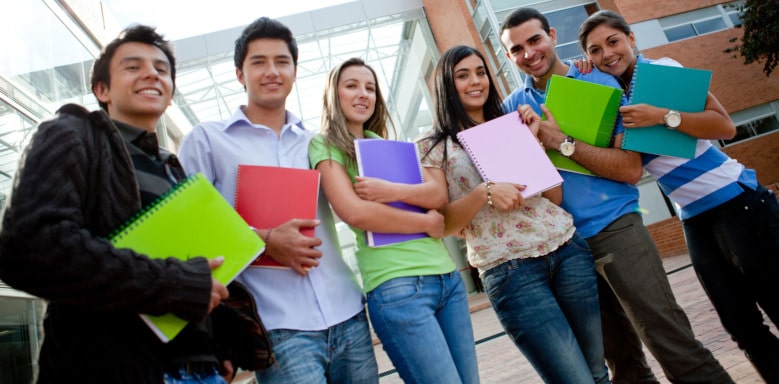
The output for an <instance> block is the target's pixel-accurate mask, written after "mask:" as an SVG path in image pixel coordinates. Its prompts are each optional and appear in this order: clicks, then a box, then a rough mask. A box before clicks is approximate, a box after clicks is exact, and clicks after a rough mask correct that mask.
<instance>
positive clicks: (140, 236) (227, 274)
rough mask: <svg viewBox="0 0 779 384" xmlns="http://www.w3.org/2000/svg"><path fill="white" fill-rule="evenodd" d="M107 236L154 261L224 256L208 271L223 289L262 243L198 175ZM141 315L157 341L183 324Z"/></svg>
mask: <svg viewBox="0 0 779 384" xmlns="http://www.w3.org/2000/svg"><path fill="white" fill-rule="evenodd" d="M110 238H111V243H112V244H113V245H114V247H116V248H130V249H132V250H133V251H135V252H138V253H142V254H145V255H148V256H149V257H151V258H155V259H164V258H168V257H175V258H178V259H181V260H187V259H189V258H191V257H197V256H205V257H206V258H209V259H212V258H214V257H217V256H224V259H225V261H224V263H223V264H222V265H221V266H219V268H217V269H215V270H214V271H213V276H214V278H216V279H217V280H218V281H219V282H221V283H222V284H224V285H227V284H228V283H230V282H231V281H232V280H233V279H234V278H235V277H236V276H237V275H238V274H239V273H241V271H243V270H244V269H245V268H246V267H247V266H248V265H249V263H251V262H252V261H253V260H254V259H255V258H256V257H257V256H258V255H259V254H260V253H262V251H263V250H264V249H265V243H264V242H263V241H262V239H260V237H259V236H257V234H256V233H254V231H253V230H251V229H250V227H249V225H248V224H246V222H245V221H244V220H243V219H242V218H241V216H240V215H238V213H236V212H235V210H234V209H233V207H232V206H231V205H230V204H229V203H228V202H227V201H226V200H225V199H224V198H223V197H222V195H221V194H219V191H217V190H216V188H214V186H213V185H211V183H210V182H209V181H208V180H207V179H206V178H205V177H204V176H203V175H202V174H199V173H198V174H195V175H192V176H190V177H188V178H187V179H185V180H182V181H181V182H180V183H179V184H177V185H176V186H175V187H174V188H173V189H171V190H170V191H169V192H168V193H166V194H165V195H163V196H161V197H160V198H159V199H158V200H157V201H156V202H155V203H154V204H152V205H151V206H149V207H148V208H147V209H145V210H144V211H142V212H140V213H139V214H138V215H136V217H135V218H133V220H131V221H130V222H128V223H127V224H126V225H124V226H122V228H120V229H118V230H117V231H115V232H114V234H112V235H111V236H110ZM141 317H142V318H143V320H144V321H145V322H146V323H147V324H148V325H149V327H151V329H152V330H153V331H154V333H156V334H157V336H158V337H159V338H160V339H161V340H162V341H163V342H168V341H170V340H171V339H173V338H174V337H175V336H176V335H177V334H178V333H179V332H181V330H182V329H184V327H185V326H186V325H187V322H186V321H185V320H182V319H180V318H178V317H176V316H175V315H173V314H165V315H162V316H152V315H146V314H143V315H141Z"/></svg>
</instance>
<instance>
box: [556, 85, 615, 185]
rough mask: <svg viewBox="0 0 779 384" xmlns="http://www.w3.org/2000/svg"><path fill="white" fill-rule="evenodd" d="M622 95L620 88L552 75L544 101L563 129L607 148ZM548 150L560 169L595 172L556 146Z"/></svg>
mask: <svg viewBox="0 0 779 384" xmlns="http://www.w3.org/2000/svg"><path fill="white" fill-rule="evenodd" d="M621 99H622V90H621V89H619V88H614V87H609V86H606V85H602V84H596V83H591V82H589V81H584V80H577V79H574V78H571V77H565V76H558V75H553V76H552V78H551V79H549V83H548V85H547V88H546V100H545V101H544V104H546V107H547V108H549V111H550V112H551V113H552V116H554V118H555V121H557V125H558V126H560V130H561V131H563V133H565V134H566V135H568V136H571V137H573V138H574V139H576V140H577V141H583V142H585V143H588V144H591V145H594V146H596V147H604V148H605V147H608V146H609V145H610V144H611V135H612V133H613V132H614V123H615V122H616V121H617V114H618V113H619V103H620V101H621ZM546 154H547V155H548V156H549V159H550V160H552V164H554V165H555V167H557V169H560V170H564V171H570V172H576V173H581V174H585V175H594V173H592V172H591V171H590V170H589V169H587V168H584V167H583V166H581V165H580V164H579V163H577V162H575V161H573V160H571V159H569V158H567V157H565V156H563V155H561V154H560V152H558V151H556V150H552V149H549V150H547V151H546Z"/></svg>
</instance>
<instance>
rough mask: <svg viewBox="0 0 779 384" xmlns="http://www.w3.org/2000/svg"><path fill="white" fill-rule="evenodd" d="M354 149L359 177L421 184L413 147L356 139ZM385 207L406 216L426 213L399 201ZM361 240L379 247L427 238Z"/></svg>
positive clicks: (415, 235)
mask: <svg viewBox="0 0 779 384" xmlns="http://www.w3.org/2000/svg"><path fill="white" fill-rule="evenodd" d="M354 148H355V152H356V153H355V154H356V158H357V169H358V173H359V175H360V176H364V177H374V178H378V179H382V180H386V181H389V182H393V183H404V184H419V183H422V181H423V180H422V168H421V164H420V162H419V153H418V152H417V147H416V144H415V143H410V142H404V141H395V140H382V139H356V140H354ZM388 159H391V161H388ZM388 204H389V205H391V206H393V207H395V208H399V209H403V210H406V211H410V212H418V213H425V212H427V210H426V209H423V208H420V207H417V206H414V205H411V204H406V203H404V202H402V201H394V202H390V203H388ZM365 237H366V240H365V242H366V243H367V244H368V245H369V246H371V247H379V246H383V245H389V244H395V243H399V242H402V241H407V240H414V239H422V238H425V237H427V234H426V233H405V234H404V233H379V232H371V231H366V232H365Z"/></svg>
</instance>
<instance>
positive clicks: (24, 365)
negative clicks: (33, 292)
mask: <svg viewBox="0 0 779 384" xmlns="http://www.w3.org/2000/svg"><path fill="white" fill-rule="evenodd" d="M0 285H2V284H0ZM0 293H2V292H0ZM43 306H44V304H43V301H41V300H37V299H31V298H19V297H0V383H31V382H32V381H33V377H34V376H35V375H36V374H37V371H38V365H37V362H36V360H37V357H38V352H37V351H38V347H39V345H40V342H41V335H40V334H39V332H38V322H39V320H40V319H41V314H42V313H43Z"/></svg>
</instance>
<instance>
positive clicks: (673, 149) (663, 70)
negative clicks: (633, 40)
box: [622, 63, 711, 159]
mask: <svg viewBox="0 0 779 384" xmlns="http://www.w3.org/2000/svg"><path fill="white" fill-rule="evenodd" d="M710 83H711V71H709V70H705V69H696V68H683V67H671V66H667V65H658V64H650V63H638V64H636V68H635V73H634V74H633V84H632V85H631V86H632V90H631V96H630V101H629V104H631V105H633V104H650V105H654V106H656V107H661V108H670V109H674V110H677V111H679V112H701V111H703V109H704V107H705V106H706V97H707V96H708V93H709V84H710ZM697 141H698V139H696V138H694V137H692V136H690V135H688V134H686V133H683V132H680V131H677V130H672V129H668V128H666V127H665V125H662V124H658V125H653V126H651V127H643V128H631V129H625V135H624V136H623V137H622V148H623V149H629V150H632V151H637V152H644V153H652V154H655V155H667V156H676V157H683V158H687V159H691V158H693V157H694V156H695V146H696V144H697Z"/></svg>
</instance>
